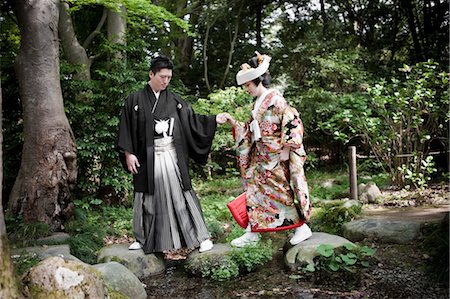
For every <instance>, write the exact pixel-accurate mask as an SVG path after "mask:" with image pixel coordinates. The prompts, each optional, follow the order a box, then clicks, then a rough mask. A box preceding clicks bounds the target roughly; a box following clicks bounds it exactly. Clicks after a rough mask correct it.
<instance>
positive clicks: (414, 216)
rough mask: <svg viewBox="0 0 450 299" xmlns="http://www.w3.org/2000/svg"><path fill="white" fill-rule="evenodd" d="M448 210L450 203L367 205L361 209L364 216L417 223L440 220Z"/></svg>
mask: <svg viewBox="0 0 450 299" xmlns="http://www.w3.org/2000/svg"><path fill="white" fill-rule="evenodd" d="M449 211H450V205H441V206H438V207H427V206H420V207H406V208H388V207H367V208H364V210H363V217H364V218H374V219H386V220H393V221H395V220H397V221H414V222H418V223H433V222H440V221H442V220H443V219H444V217H445V215H446V214H448V213H449Z"/></svg>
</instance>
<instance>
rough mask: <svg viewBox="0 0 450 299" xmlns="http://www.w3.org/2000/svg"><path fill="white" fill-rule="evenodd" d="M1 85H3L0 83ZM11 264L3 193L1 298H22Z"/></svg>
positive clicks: (0, 215)
mask: <svg viewBox="0 0 450 299" xmlns="http://www.w3.org/2000/svg"><path fill="white" fill-rule="evenodd" d="M0 84H1V83H0ZM2 111H3V110H2V87H1V85H0V190H2V188H3V185H2V182H3V151H2V148H3V131H2V121H3V115H2ZM20 297H21V296H19V290H18V287H17V283H16V279H15V276H14V270H13V267H12V263H11V258H10V254H9V246H8V235H7V234H6V227H5V218H4V214H3V204H2V192H0V298H11V299H15V298H20Z"/></svg>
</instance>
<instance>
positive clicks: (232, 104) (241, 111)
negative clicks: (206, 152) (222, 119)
mask: <svg viewBox="0 0 450 299" xmlns="http://www.w3.org/2000/svg"><path fill="white" fill-rule="evenodd" d="M252 102H253V101H252V97H251V96H250V95H249V94H248V93H247V92H246V91H245V90H244V89H243V88H240V87H227V88H224V89H222V90H217V91H214V92H212V93H211V94H209V95H208V98H207V99H199V100H198V101H197V102H196V103H195V104H194V106H193V108H194V110H195V112H197V113H200V114H218V113H221V112H228V113H230V114H231V116H233V118H234V119H236V120H239V121H247V120H248V118H249V117H250V110H251V104H252ZM233 145H234V141H233V138H232V135H231V129H230V126H229V125H225V126H219V127H218V128H217V132H216V136H215V138H214V142H213V146H212V151H213V154H214V153H221V152H223V150H224V149H225V150H229V149H230V148H231V147H232V146H233Z"/></svg>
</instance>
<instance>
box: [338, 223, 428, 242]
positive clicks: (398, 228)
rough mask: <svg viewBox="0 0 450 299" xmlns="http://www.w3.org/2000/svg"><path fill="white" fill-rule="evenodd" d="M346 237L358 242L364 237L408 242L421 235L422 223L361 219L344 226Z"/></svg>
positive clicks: (381, 240)
mask: <svg viewBox="0 0 450 299" xmlns="http://www.w3.org/2000/svg"><path fill="white" fill-rule="evenodd" d="M343 232H344V237H346V238H347V239H349V240H351V241H353V242H358V241H362V240H364V239H367V240H374V241H379V242H382V243H395V244H407V243H410V242H412V241H413V240H415V239H416V238H417V237H418V236H419V232H420V223H417V222H413V221H394V220H386V219H360V220H355V221H351V222H347V223H345V224H344V226H343Z"/></svg>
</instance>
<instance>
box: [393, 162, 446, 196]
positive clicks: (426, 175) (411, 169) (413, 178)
mask: <svg viewBox="0 0 450 299" xmlns="http://www.w3.org/2000/svg"><path fill="white" fill-rule="evenodd" d="M417 164H420V165H421V166H420V167H418V166H417ZM399 170H400V172H401V173H402V174H403V175H404V177H405V184H407V185H406V186H405V187H407V188H408V187H409V186H410V185H408V184H412V185H413V186H414V188H416V189H420V190H423V189H425V187H427V186H428V181H430V180H431V175H432V174H434V173H435V172H436V171H437V169H436V168H435V164H434V161H433V157H432V156H427V157H426V158H425V159H424V160H419V158H418V156H417V155H414V160H413V161H412V162H411V163H410V164H409V165H406V164H403V165H402V166H401V167H399Z"/></svg>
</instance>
